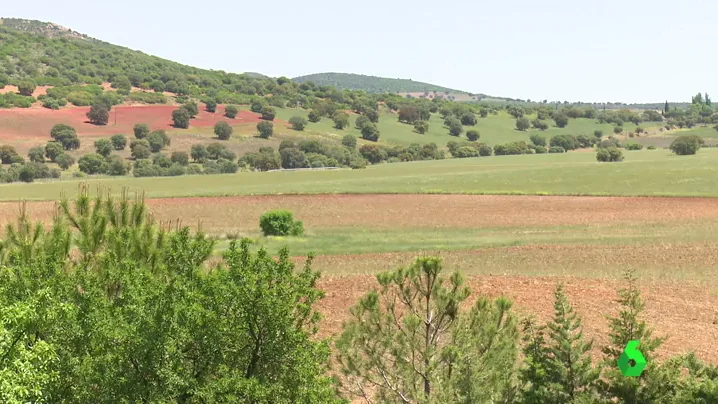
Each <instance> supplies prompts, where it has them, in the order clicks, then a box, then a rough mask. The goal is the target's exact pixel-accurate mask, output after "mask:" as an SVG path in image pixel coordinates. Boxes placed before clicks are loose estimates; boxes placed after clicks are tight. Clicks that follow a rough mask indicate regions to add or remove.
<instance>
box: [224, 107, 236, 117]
mask: <svg viewBox="0 0 718 404" xmlns="http://www.w3.org/2000/svg"><path fill="white" fill-rule="evenodd" d="M238 113H239V109H238V108H237V107H236V106H234V105H227V106H226V107H225V108H224V116H226V117H227V118H231V119H234V118H236V117H237V114H238Z"/></svg>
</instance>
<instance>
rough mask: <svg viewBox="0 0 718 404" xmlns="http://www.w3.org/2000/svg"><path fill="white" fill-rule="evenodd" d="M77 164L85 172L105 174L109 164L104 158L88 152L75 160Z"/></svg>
mask: <svg viewBox="0 0 718 404" xmlns="http://www.w3.org/2000/svg"><path fill="white" fill-rule="evenodd" d="M77 165H78V166H79V168H80V171H82V172H83V173H85V174H88V175H93V174H105V173H107V170H108V167H109V165H108V164H107V161H106V160H105V158H104V157H103V156H101V155H99V154H97V153H90V154H86V155H84V156H82V157H80V159H79V160H77Z"/></svg>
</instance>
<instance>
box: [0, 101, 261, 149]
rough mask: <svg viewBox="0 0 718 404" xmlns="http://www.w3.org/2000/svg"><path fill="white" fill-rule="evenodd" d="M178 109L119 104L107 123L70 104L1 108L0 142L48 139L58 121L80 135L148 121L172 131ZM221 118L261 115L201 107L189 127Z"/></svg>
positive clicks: (242, 120) (246, 120)
mask: <svg viewBox="0 0 718 404" xmlns="http://www.w3.org/2000/svg"><path fill="white" fill-rule="evenodd" d="M176 108H177V107H176V106H171V105H142V106H128V105H120V106H116V107H113V108H112V111H111V112H110V122H109V123H108V124H107V125H104V126H98V125H93V124H91V123H89V122H88V121H87V115H86V114H87V112H88V111H89V110H90V107H71V108H64V109H61V110H58V111H53V110H50V109H47V108H13V109H0V141H12V140H23V139H39V138H42V139H45V138H47V137H48V136H49V134H50V129H52V127H53V126H54V125H55V124H58V123H64V124H67V125H70V126H72V127H74V128H75V129H76V130H77V133H78V135H80V136H91V135H114V134H117V133H124V134H131V133H132V127H133V126H134V125H135V124H137V123H145V124H147V125H149V126H150V129H152V130H158V129H165V130H170V129H173V127H172V111H173V110H175V109H176ZM115 121H116V122H117V123H116V124H115ZM219 121H226V122H228V123H229V124H230V125H242V124H256V123H257V122H259V116H258V115H257V114H255V113H253V112H250V111H245V110H243V111H240V112H239V114H238V115H237V117H236V118H235V119H229V118H226V117H225V116H224V107H223V106H219V107H217V112H215V113H210V112H207V111H205V110H204V109H203V107H202V106H201V107H200V112H199V114H198V115H197V117H196V118H195V119H192V120H191V121H190V130H191V129H192V128H193V127H195V128H203V127H211V126H214V124H215V123H217V122H219Z"/></svg>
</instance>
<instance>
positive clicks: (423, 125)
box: [414, 121, 429, 135]
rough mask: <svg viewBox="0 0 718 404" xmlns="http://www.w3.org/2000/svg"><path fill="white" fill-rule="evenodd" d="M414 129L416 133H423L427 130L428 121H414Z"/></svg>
mask: <svg viewBox="0 0 718 404" xmlns="http://www.w3.org/2000/svg"><path fill="white" fill-rule="evenodd" d="M414 130H415V131H416V133H418V134H420V135H423V134H425V133H426V132H428V131H429V122H428V121H418V122H416V123H414Z"/></svg>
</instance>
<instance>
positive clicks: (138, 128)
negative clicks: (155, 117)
mask: <svg viewBox="0 0 718 404" xmlns="http://www.w3.org/2000/svg"><path fill="white" fill-rule="evenodd" d="M133 131H134V133H135V138H137V139H145V138H146V137H147V136H149V135H150V127H149V126H147V125H146V124H144V123H138V124H136V125H135V126H134V128H133Z"/></svg>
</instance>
